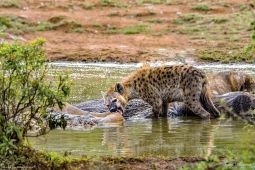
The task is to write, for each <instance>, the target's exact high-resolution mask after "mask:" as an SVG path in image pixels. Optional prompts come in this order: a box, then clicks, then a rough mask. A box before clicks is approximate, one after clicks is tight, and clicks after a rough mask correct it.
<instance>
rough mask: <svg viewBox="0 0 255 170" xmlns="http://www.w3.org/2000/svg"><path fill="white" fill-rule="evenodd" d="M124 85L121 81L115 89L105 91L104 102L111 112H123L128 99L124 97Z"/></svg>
mask: <svg viewBox="0 0 255 170" xmlns="http://www.w3.org/2000/svg"><path fill="white" fill-rule="evenodd" d="M123 93H124V86H123V85H122V84H121V83H116V84H115V88H114V91H110V92H107V93H103V92H102V95H103V98H104V103H105V105H106V106H107V107H108V109H109V110H110V112H116V111H118V112H120V113H121V114H123V111H124V108H125V106H126V104H127V101H126V100H125V98H124V97H123Z"/></svg>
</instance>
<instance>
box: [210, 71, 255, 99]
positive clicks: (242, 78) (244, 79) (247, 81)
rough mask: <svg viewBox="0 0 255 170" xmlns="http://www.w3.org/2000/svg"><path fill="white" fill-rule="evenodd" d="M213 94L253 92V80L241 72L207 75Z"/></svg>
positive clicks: (254, 89) (254, 88) (254, 84)
mask: <svg viewBox="0 0 255 170" xmlns="http://www.w3.org/2000/svg"><path fill="white" fill-rule="evenodd" d="M207 77H208V81H209V86H210V88H211V91H212V93H213V94H216V95H217V94H219V95H221V94H225V93H229V92H235V91H249V92H254V91H255V82H254V80H253V78H252V77H251V76H250V75H249V74H247V73H245V72H242V71H232V70H227V71H220V72H213V73H211V74H208V75H207Z"/></svg>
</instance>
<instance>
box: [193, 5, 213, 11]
mask: <svg viewBox="0 0 255 170" xmlns="http://www.w3.org/2000/svg"><path fill="white" fill-rule="evenodd" d="M190 9H192V10H198V11H209V10H211V9H210V6H209V5H208V4H197V5H195V6H193V7H191V8H190Z"/></svg>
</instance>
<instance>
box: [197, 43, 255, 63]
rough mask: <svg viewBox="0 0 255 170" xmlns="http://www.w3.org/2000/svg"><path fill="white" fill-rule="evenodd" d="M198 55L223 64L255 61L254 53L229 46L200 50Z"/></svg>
mask: <svg viewBox="0 0 255 170" xmlns="http://www.w3.org/2000/svg"><path fill="white" fill-rule="evenodd" d="M196 55H197V56H198V57H199V58H201V59H204V60H210V61H220V62H223V63H231V62H254V61H255V56H254V55H253V54H252V53H246V51H245V49H244V48H242V47H240V46H230V45H227V44H225V45H223V46H221V47H220V46H217V47H207V48H205V49H202V50H198V51H197V52H196Z"/></svg>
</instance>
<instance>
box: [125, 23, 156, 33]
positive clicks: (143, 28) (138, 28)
mask: <svg viewBox="0 0 255 170" xmlns="http://www.w3.org/2000/svg"><path fill="white" fill-rule="evenodd" d="M149 30H151V27H150V26H149V25H146V24H135V25H130V26H127V27H125V28H123V30H122V33H123V34H138V33H146V32H148V31H149Z"/></svg>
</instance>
